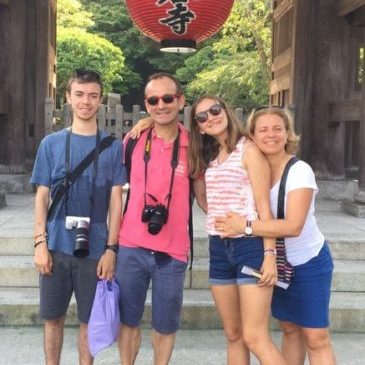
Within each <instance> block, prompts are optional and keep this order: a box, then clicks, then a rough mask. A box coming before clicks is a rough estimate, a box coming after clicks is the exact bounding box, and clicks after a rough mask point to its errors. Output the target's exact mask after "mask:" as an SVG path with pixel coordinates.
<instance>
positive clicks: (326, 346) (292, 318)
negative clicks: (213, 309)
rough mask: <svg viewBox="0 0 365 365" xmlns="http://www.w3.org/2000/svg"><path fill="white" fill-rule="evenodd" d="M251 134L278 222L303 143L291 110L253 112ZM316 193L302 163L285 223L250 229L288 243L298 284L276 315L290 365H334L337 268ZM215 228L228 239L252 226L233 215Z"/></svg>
mask: <svg viewBox="0 0 365 365" xmlns="http://www.w3.org/2000/svg"><path fill="white" fill-rule="evenodd" d="M248 129H249V132H250V134H251V135H252V137H253V139H254V141H255V142H256V145H257V146H258V148H259V149H260V150H261V151H262V152H263V153H264V154H265V156H266V157H267V159H268V161H269V164H270V168H271V173H272V177H271V193H270V196H271V208H272V211H273V214H274V216H276V211H277V201H278V190H279V184H280V180H281V177H282V174H283V171H284V168H285V166H286V164H287V162H288V161H289V160H290V159H291V158H292V157H293V154H294V153H296V151H297V149H298V144H299V137H298V136H297V135H295V132H294V127H293V120H292V118H291V115H290V113H289V112H288V110H286V109H285V108H282V107H278V106H273V107H263V108H258V109H256V110H254V111H253V112H252V113H251V115H250V117H249V120H248ZM317 192H318V188H317V184H316V181H315V177H314V173H313V171H312V169H311V167H310V166H309V165H308V164H307V163H305V162H304V161H298V162H296V163H295V164H294V165H292V167H291V168H290V170H289V173H288V176H287V181H286V189H285V201H284V209H285V218H284V219H269V220H255V221H253V222H252V224H251V226H252V230H253V234H256V235H259V236H264V237H287V238H285V246H286V253H287V259H288V261H289V262H290V263H291V264H292V265H293V267H294V278H293V279H292V282H291V284H290V286H289V288H288V289H287V290H284V289H281V288H275V290H274V294H273V302H272V313H273V316H274V317H275V318H277V319H279V321H280V325H281V328H282V330H283V341H282V351H283V354H284V357H285V359H286V361H287V363H288V364H290V365H303V364H304V361H305V356H306V352H307V353H308V357H309V362H310V364H311V365H323V364H326V365H334V364H335V355H334V352H333V349H332V346H331V340H330V335H329V328H328V327H329V299H330V291H331V280H332V272H333V262H332V258H331V254H330V251H329V248H328V245H327V243H326V241H325V239H324V237H323V234H322V233H321V232H320V230H319V228H318V226H317V223H316V219H315V217H314V201H315V195H316V193H317ZM215 224H216V228H217V230H218V231H219V232H220V234H221V235H222V237H225V236H231V235H232V234H238V233H239V232H243V230H244V228H245V227H246V225H247V221H246V220H244V219H242V217H241V216H239V215H237V214H236V213H233V212H232V213H228V214H227V215H226V217H225V218H220V217H218V218H217V219H216V223H215Z"/></svg>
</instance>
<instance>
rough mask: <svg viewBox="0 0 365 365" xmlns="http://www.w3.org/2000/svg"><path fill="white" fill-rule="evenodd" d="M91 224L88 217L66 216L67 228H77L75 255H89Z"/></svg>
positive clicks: (81, 256) (80, 256)
mask: <svg viewBox="0 0 365 365" xmlns="http://www.w3.org/2000/svg"><path fill="white" fill-rule="evenodd" d="M89 224H90V218H88V217H74V216H67V217H66V223H65V226H66V229H72V228H76V229H75V232H76V238H75V248H74V252H73V254H74V256H76V257H79V258H84V257H86V256H88V255H89Z"/></svg>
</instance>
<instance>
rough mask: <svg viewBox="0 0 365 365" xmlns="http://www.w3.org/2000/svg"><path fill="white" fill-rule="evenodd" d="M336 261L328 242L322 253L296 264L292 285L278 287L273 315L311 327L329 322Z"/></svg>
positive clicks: (323, 325)
mask: <svg viewBox="0 0 365 365" xmlns="http://www.w3.org/2000/svg"><path fill="white" fill-rule="evenodd" d="M332 272H333V261H332V257H331V253H330V250H329V247H328V245H327V243H326V242H325V243H324V245H323V247H322V249H321V250H320V252H319V254H318V256H316V257H313V258H312V259H311V260H309V261H308V262H306V263H305V264H302V265H298V266H294V277H293V279H292V282H291V284H290V286H289V288H288V289H286V290H284V289H281V288H278V287H275V289H274V293H273V299H272V304H271V310H272V315H273V317H275V318H276V319H279V320H280V321H287V322H291V323H294V324H296V325H298V326H301V327H307V328H327V327H328V326H329V302H330V295H331V283H332Z"/></svg>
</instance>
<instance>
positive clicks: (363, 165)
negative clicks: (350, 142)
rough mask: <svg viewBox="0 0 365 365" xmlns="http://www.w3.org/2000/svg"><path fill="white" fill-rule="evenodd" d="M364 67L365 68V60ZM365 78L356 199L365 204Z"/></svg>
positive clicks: (362, 93) (361, 109) (362, 92)
mask: <svg viewBox="0 0 365 365" xmlns="http://www.w3.org/2000/svg"><path fill="white" fill-rule="evenodd" d="M362 66H363V67H364V66H365V60H363V63H362ZM364 103H365V78H364V77H363V79H362V88H361V99H360V105H359V112H360V131H359V134H360V136H359V151H358V152H359V154H358V156H359V190H360V191H359V194H358V197H357V198H356V199H357V200H358V201H360V202H361V203H364V204H365V153H364V149H365V105H364Z"/></svg>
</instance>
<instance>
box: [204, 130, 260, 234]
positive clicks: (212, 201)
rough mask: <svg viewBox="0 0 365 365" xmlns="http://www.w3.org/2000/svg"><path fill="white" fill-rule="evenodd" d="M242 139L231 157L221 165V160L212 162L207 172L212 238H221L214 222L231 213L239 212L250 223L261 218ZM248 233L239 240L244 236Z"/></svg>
mask: <svg viewBox="0 0 365 365" xmlns="http://www.w3.org/2000/svg"><path fill="white" fill-rule="evenodd" d="M244 141H245V137H242V138H241V139H240V140H239V141H238V143H237V145H236V148H235V149H234V151H233V152H232V153H231V154H230V155H229V156H228V158H227V159H226V160H225V161H224V162H222V163H221V164H219V163H218V161H217V159H215V160H213V161H211V162H210V164H209V166H208V168H207V170H206V172H205V183H206V193H207V202H208V213H207V221H206V230H207V232H208V234H209V235H219V233H218V232H217V231H216V230H215V229H214V221H215V218H216V217H218V216H225V215H226V213H227V212H235V213H238V214H239V215H241V216H242V217H243V218H245V219H247V220H255V219H257V217H258V214H257V210H256V205H255V201H254V198H253V192H252V189H251V183H250V180H249V178H248V173H247V170H246V169H244V168H243V166H242V157H243V153H244V148H243V144H244ZM242 236H244V234H241V235H237V236H235V237H242Z"/></svg>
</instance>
